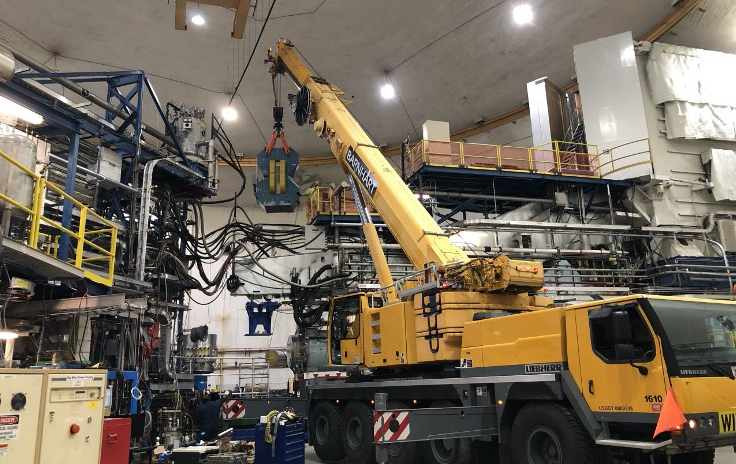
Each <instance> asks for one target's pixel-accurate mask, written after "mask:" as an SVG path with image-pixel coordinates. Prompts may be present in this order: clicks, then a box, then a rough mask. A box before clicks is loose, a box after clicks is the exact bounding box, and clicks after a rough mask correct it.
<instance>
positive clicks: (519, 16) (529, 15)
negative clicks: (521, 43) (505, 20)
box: [513, 5, 534, 26]
mask: <svg viewBox="0 0 736 464" xmlns="http://www.w3.org/2000/svg"><path fill="white" fill-rule="evenodd" d="M513 15H514V21H516V24H519V25H520V26H524V25H526V24H530V23H531V22H532V20H533V19H534V11H532V7H531V6H529V5H518V6H517V7H516V8H514V13H513Z"/></svg>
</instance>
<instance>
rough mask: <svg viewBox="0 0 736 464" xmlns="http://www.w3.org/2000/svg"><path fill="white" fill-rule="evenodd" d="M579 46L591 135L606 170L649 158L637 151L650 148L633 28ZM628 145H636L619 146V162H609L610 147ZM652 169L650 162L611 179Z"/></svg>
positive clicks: (585, 113)
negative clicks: (607, 153) (608, 151)
mask: <svg viewBox="0 0 736 464" xmlns="http://www.w3.org/2000/svg"><path fill="white" fill-rule="evenodd" d="M574 50H575V68H576V70H577V76H578V84H579V87H580V98H581V100H582V104H583V118H584V121H585V133H586V136H587V140H588V143H589V144H595V145H598V149H599V152H600V153H602V155H601V172H602V174H604V175H605V174H606V173H608V172H611V171H614V170H616V169H618V168H620V167H622V166H624V165H630V164H633V163H636V162H639V161H646V160H647V159H648V158H649V155H648V154H646V153H644V154H639V155H634V154H636V153H640V152H645V151H646V150H647V142H646V139H647V138H648V137H649V132H648V131H647V120H646V115H645V113H644V101H643V99H642V90H641V84H640V83H639V71H638V69H637V62H636V56H635V55H634V39H633V37H632V35H631V32H625V33H622V34H618V35H615V36H612V37H606V38H603V39H598V40H595V41H593V42H587V43H584V44H581V45H577V46H575V49H574ZM624 144H630V145H626V146H623V147H621V148H620V149H617V150H614V152H613V163H611V164H608V163H609V162H610V161H611V157H607V156H606V155H605V150H610V149H612V148H615V147H619V146H621V145H624ZM624 157H625V158H624ZM622 158H623V159H622ZM650 172H651V169H650V167H649V165H646V164H645V165H641V166H638V167H636V168H632V169H627V170H626V171H622V172H614V173H611V174H610V177H612V178H617V179H622V178H632V177H637V176H641V175H646V174H649V173H650Z"/></svg>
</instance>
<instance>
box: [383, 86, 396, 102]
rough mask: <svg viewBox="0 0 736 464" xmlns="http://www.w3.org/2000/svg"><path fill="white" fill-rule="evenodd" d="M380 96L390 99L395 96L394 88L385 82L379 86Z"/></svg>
mask: <svg viewBox="0 0 736 464" xmlns="http://www.w3.org/2000/svg"><path fill="white" fill-rule="evenodd" d="M381 96H382V97H383V98H384V99H386V100H390V99H392V98H394V97H395V96H396V89H394V86H393V85H391V84H390V83H388V82H386V83H385V84H384V85H383V87H381Z"/></svg>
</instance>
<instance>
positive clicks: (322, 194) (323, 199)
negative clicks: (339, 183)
mask: <svg viewBox="0 0 736 464" xmlns="http://www.w3.org/2000/svg"><path fill="white" fill-rule="evenodd" d="M319 214H332V189H331V188H330V187H315V188H314V190H313V191H312V193H311V194H310V195H309V199H308V201H307V222H308V223H309V222H312V219H314V218H315V216H317V215H319Z"/></svg>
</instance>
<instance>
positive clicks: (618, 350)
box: [613, 343, 636, 361]
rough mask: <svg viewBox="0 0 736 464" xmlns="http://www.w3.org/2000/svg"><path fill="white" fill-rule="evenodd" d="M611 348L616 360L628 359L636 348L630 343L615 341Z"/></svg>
mask: <svg viewBox="0 0 736 464" xmlns="http://www.w3.org/2000/svg"><path fill="white" fill-rule="evenodd" d="M613 349H614V355H615V356H616V360H617V361H628V360H630V359H634V356H636V350H635V349H634V345H632V344H631V343H617V344H616V345H615V346H614V347H613Z"/></svg>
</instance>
